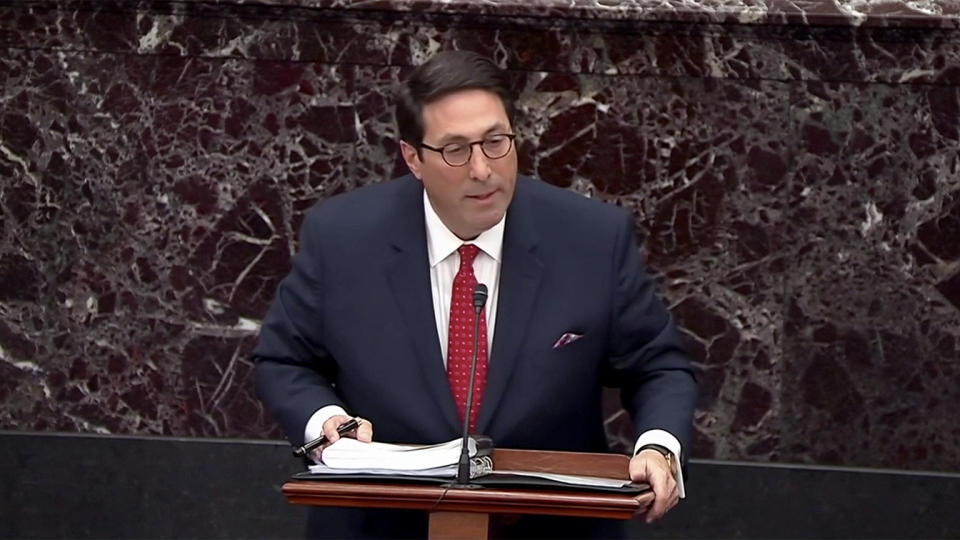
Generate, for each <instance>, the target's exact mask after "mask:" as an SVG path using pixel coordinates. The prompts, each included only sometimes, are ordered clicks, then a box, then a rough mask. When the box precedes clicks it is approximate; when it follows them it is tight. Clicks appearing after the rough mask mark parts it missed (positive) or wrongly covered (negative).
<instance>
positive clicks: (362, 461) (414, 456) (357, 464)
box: [310, 437, 493, 477]
mask: <svg viewBox="0 0 960 540" xmlns="http://www.w3.org/2000/svg"><path fill="white" fill-rule="evenodd" d="M461 441H462V439H454V440H452V441H448V442H445V443H440V444H435V445H431V446H411V445H403V444H388V443H378V442H370V443H364V442H360V441H358V440H356V439H350V438H346V437H344V438H342V439H339V440H337V442H335V443H333V444H331V445H330V446H328V447H327V448H324V450H323V453H322V454H321V458H322V460H323V462H322V463H318V464H315V465H311V466H310V472H313V473H325V474H378V475H400V476H435V477H453V476H456V474H457V464H458V463H459V462H460V444H461ZM467 449H468V451H469V455H470V457H471V458H474V459H471V466H470V475H471V476H479V475H481V474H486V473H488V472H490V470H492V469H493V461H492V459H490V457H489V456H487V457H481V458H477V457H476V456H477V443H476V441H475V440H474V439H469V440H468V444H467Z"/></svg>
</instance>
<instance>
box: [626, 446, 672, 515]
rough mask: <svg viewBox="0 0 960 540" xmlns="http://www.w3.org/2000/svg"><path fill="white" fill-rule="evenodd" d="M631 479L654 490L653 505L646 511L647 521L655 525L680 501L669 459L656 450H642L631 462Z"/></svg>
mask: <svg viewBox="0 0 960 540" xmlns="http://www.w3.org/2000/svg"><path fill="white" fill-rule="evenodd" d="M630 479H631V480H633V481H634V482H646V483H647V484H650V488H651V489H653V504H651V505H650V506H649V507H647V509H646V517H645V521H646V522H647V523H653V522H654V521H656V520H658V519H660V518H662V517H663V516H664V514H666V513H667V511H669V510H670V509H671V508H673V507H674V506H676V505H677V503H678V502H679V501H680V492H679V490H678V489H677V481H676V480H675V479H674V478H673V475H672V474H671V473H670V464H669V463H668V462H667V458H665V457H664V456H663V454H661V453H660V452H657V451H656V450H653V449H649V450H641V451H640V452H639V453H638V454H637V455H636V456H633V458H632V459H631V460H630Z"/></svg>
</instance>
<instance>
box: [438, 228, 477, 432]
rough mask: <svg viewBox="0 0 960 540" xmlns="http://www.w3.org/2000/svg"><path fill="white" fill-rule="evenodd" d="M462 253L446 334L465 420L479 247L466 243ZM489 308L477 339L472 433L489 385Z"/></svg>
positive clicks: (449, 365)
mask: <svg viewBox="0 0 960 540" xmlns="http://www.w3.org/2000/svg"><path fill="white" fill-rule="evenodd" d="M457 251H458V252H459V253H460V269H459V270H457V275H456V276H455V277H454V278H453V295H451V297H450V330H449V333H448V335H447V378H448V379H450V390H451V391H452V392H453V397H454V399H455V400H456V402H457V409H459V411H460V420H461V421H463V418H464V411H466V408H467V391H468V390H469V389H470V359H471V357H472V355H473V325H474V317H475V315H474V314H475V313H476V310H475V309H474V307H473V289H474V287H476V286H477V277H476V276H475V275H474V274H473V259H474V258H475V257H476V256H477V253H479V252H480V248H478V247H477V246H475V245H473V244H464V245H462V246H460V248H459V249H457ZM486 311H487V310H486V308H484V309H483V310H481V311H480V331H479V333H480V336H479V338H478V340H477V374H476V376H475V380H474V384H473V406H472V407H471V408H470V409H471V414H470V431H471V432H473V431H474V428H475V427H476V422H477V411H478V410H480V403H481V401H483V389H484V387H485V386H486V385H487V317H486Z"/></svg>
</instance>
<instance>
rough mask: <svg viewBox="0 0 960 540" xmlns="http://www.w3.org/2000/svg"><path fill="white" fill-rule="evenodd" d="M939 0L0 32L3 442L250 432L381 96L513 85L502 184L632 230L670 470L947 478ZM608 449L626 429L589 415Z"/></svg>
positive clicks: (958, 203) (52, 18)
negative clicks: (288, 299) (615, 212)
mask: <svg viewBox="0 0 960 540" xmlns="http://www.w3.org/2000/svg"><path fill="white" fill-rule="evenodd" d="M956 20H957V7H956V5H955V4H954V3H952V2H933V1H926V2H924V1H918V2H894V1H890V2H865V1H860V2H821V1H811V2H792V3H788V2H775V1H769V2H760V1H757V2H750V1H744V2H724V3H718V2H674V1H663V2H601V1H590V2H586V1H583V2H580V1H574V2H560V1H559V0H556V1H554V0H548V1H539V2H531V3H526V2H517V1H515V0H514V1H509V2H508V1H489V2H476V3H474V2H459V1H457V2H427V1H415V2H399V1H394V2H383V1H380V2H337V1H333V0H330V1H326V0H323V1H321V0H314V1H306V0H303V1H293V0H285V1H281V0H273V1H267V2H255V3H254V2H223V3H219V4H211V3H207V2H196V1H190V2H160V1H157V2H126V1H120V0H117V1H108V2H99V3H94V2H85V1H77V2H73V1H58V2H46V1H44V2H24V3H19V4H17V5H4V6H0V47H2V48H3V51H4V52H3V54H2V55H0V82H2V88H3V91H2V94H0V99H2V107H0V238H2V242H0V429H18V430H36V431H67V432H74V431H79V432H100V433H118V434H161V435H176V436H184V435H186V436H215V437H271V436H277V435H278V432H277V431H276V429H275V427H274V424H273V421H272V420H271V419H270V418H268V417H267V416H266V415H265V413H264V412H263V410H262V409H261V407H260V405H259V403H258V402H257V400H256V398H255V396H254V393H253V389H252V386H251V368H252V366H251V364H250V360H249V353H250V350H251V349H252V347H253V344H254V343H255V339H256V334H257V331H258V328H259V322H260V318H261V317H262V316H263V314H264V311H265V310H266V307H267V305H268V304H269V302H270V301H271V299H272V295H273V292H274V289H275V287H276V285H277V282H278V281H279V279H280V278H281V277H282V276H283V275H284V274H285V273H286V270H287V268H288V266H289V259H290V256H291V254H292V253H294V251H295V250H296V242H297V238H296V237H297V230H298V228H299V225H300V221H301V219H302V216H303V212H304V211H305V210H306V209H307V208H308V207H309V206H311V205H312V204H314V203H315V202H316V201H318V200H322V199H324V198H326V197H330V196H332V195H335V194H337V193H341V192H343V191H347V190H350V189H354V188H356V187H358V186H362V185H365V184H369V183H373V182H380V181H384V180H386V179H388V178H390V177H392V176H394V175H396V174H398V173H400V172H402V171H403V166H402V162H401V161H400V159H399V156H398V155H397V154H398V153H397V148H396V143H395V134H394V132H395V128H394V127H393V118H392V110H391V109H390V103H391V92H392V88H393V85H394V84H395V82H396V81H397V80H399V78H401V77H402V76H403V74H404V73H406V72H407V71H408V70H409V69H410V67H411V66H412V65H414V64H416V63H418V62H420V61H421V60H422V59H424V58H426V57H427V56H428V55H429V54H431V53H432V52H433V51H436V50H438V49H439V48H441V47H449V46H456V47H461V48H470V49H475V50H478V51H480V52H483V53H485V54H488V55H490V56H492V57H494V58H495V59H496V60H497V61H498V62H500V63H501V64H502V65H503V66H505V67H507V68H508V69H509V71H510V75H511V77H512V80H513V83H514V86H515V88H516V89H517V91H518V93H519V95H520V99H519V101H518V106H519V108H520V113H521V114H520V117H519V120H518V126H517V130H518V133H519V134H520V137H519V139H518V151H519V153H520V161H521V166H522V168H523V170H524V172H527V173H530V174H535V175H537V176H539V177H541V178H543V179H544V180H545V181H547V182H550V183H552V184H555V185H558V186H562V187H566V188H568V189H571V190H574V191H577V192H579V193H582V194H584V195H585V196H590V197H595V198H600V199H603V200H607V201H609V202H611V203H614V204H620V205H623V206H625V207H627V208H630V209H631V211H632V212H633V214H634V216H635V219H636V227H637V232H638V234H639V236H640V238H641V239H642V242H643V249H644V253H645V256H646V262H647V265H648V267H649V269H650V271H651V272H652V273H653V275H654V276H655V277H656V279H657V280H658V282H659V283H660V284H661V287H662V291H663V296H664V298H665V300H666V301H667V303H668V304H669V306H670V308H671V311H672V312H673V314H674V316H675V317H676V319H677V321H678V323H679V325H680V326H681V329H682V331H683V333H684V335H685V336H686V337H687V342H688V346H689V348H690V351H691V354H692V356H693V358H694V360H695V363H696V367H697V370H698V374H699V377H700V381H701V387H702V393H701V397H700V403H699V406H698V412H697V418H696V431H697V435H696V441H695V445H694V448H693V449H692V454H693V455H694V456H696V457H705V458H720V459H744V460H753V461H785V462H809V463H825V464H840V465H855V466H870V467H893V468H912V469H937V470H952V471H956V470H958V469H960V445H958V444H957V441H960V431H958V430H960V427H958V425H957V423H956V422H955V421H953V420H952V417H953V416H954V413H953V411H955V410H956V409H957V408H958V406H960V241H958V240H957V239H958V238H960V161H958V157H957V156H958V154H960V153H958V151H957V150H958V147H960V127H958V126H960V90H958V88H960V34H958V30H957V29H956ZM607 398H608V399H607V406H608V413H609V414H608V424H607V426H608V432H609V434H610V437H611V440H612V441H613V443H614V445H615V446H616V447H617V448H621V449H625V448H627V447H628V446H630V439H631V437H632V434H631V433H629V428H628V425H627V423H626V422H625V419H624V418H623V416H622V414H621V412H620V411H619V410H618V407H617V406H616V399H615V396H614V395H613V394H612V393H611V394H610V395H608V396H607Z"/></svg>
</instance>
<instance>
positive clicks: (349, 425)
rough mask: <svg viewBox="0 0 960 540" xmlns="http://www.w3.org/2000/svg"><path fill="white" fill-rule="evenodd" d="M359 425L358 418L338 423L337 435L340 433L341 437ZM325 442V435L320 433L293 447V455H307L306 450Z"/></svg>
mask: <svg viewBox="0 0 960 540" xmlns="http://www.w3.org/2000/svg"><path fill="white" fill-rule="evenodd" d="M359 425H360V419H359V418H351V419H350V420H347V421H346V422H344V423H342V424H340V426H339V427H337V435H340V436H341V437H343V436H344V435H346V434H347V433H349V432H351V431H353V430H355V429H357V427H358V426H359ZM326 443H327V436H326V435H320V436H319V437H317V438H316V439H314V440H312V441H310V442H308V443H307V444H305V445H303V446H301V447H300V448H294V449H293V455H294V456H296V457H303V456H305V455H307V452H309V451H311V450H313V449H314V448H316V447H318V446H320V445H323V444H326Z"/></svg>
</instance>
